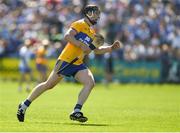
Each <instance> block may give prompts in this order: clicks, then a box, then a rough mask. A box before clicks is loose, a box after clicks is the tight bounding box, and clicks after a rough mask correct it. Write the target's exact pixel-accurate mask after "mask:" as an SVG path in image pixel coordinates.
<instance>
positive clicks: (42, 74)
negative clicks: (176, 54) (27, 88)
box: [36, 40, 49, 82]
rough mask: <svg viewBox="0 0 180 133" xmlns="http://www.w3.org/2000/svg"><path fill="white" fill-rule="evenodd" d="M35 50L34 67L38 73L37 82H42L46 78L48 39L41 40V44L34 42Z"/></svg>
mask: <svg viewBox="0 0 180 133" xmlns="http://www.w3.org/2000/svg"><path fill="white" fill-rule="evenodd" d="M36 45H38V46H37V51H36V68H37V71H38V73H39V79H38V80H39V82H44V81H45V80H46V79H47V69H48V68H47V63H48V62H47V56H46V54H47V48H48V45H49V41H48V40H42V45H41V44H36Z"/></svg>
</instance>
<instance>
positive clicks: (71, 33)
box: [64, 28, 90, 52]
mask: <svg viewBox="0 0 180 133" xmlns="http://www.w3.org/2000/svg"><path fill="white" fill-rule="evenodd" d="M76 34H77V31H76V30H75V29H72V28H70V29H69V30H68V31H67V32H66V33H65V35H64V39H65V40H66V41H67V42H69V43H71V44H73V45H75V46H77V47H80V48H81V49H82V50H83V51H84V52H87V51H90V48H89V47H88V46H86V45H83V44H82V43H81V42H80V41H78V40H76V38H75V37H74V36H75V35H76Z"/></svg>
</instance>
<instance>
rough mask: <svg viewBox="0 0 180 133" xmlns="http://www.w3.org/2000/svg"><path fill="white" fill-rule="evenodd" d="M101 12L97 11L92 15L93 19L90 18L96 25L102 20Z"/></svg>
mask: <svg viewBox="0 0 180 133" xmlns="http://www.w3.org/2000/svg"><path fill="white" fill-rule="evenodd" d="M100 14H101V13H100V11H95V12H94V13H93V14H92V17H91V18H90V19H91V21H92V22H93V23H94V24H96V23H97V22H98V20H99V19H100Z"/></svg>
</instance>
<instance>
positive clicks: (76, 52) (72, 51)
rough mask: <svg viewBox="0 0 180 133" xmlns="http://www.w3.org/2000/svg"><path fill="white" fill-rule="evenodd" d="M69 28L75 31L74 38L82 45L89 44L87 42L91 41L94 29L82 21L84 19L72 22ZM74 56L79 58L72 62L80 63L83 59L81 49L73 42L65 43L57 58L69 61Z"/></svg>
mask: <svg viewBox="0 0 180 133" xmlns="http://www.w3.org/2000/svg"><path fill="white" fill-rule="evenodd" d="M70 28H72V29H74V30H76V31H77V34H76V35H75V38H76V39H77V40H79V41H81V42H82V43H83V44H84V45H88V46H89V44H90V43H92V41H93V37H94V34H95V31H94V29H92V28H91V27H90V26H89V25H88V24H87V23H86V22H85V21H84V19H80V20H78V21H75V22H73V23H72V24H71V26H70ZM76 57H79V59H78V60H77V61H76V62H75V63H74V64H75V65H80V64H82V63H83V59H84V54H83V50H82V49H81V48H79V47H77V46H75V45H74V44H71V43H67V45H66V46H65V48H64V49H63V51H62V52H61V54H60V56H59V58H58V59H60V60H62V61H65V62H68V63H69V62H71V61H72V60H73V59H74V58H76Z"/></svg>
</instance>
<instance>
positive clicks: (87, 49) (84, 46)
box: [80, 44, 91, 54]
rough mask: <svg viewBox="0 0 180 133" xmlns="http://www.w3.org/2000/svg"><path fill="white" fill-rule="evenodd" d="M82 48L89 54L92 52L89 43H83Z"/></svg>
mask: <svg viewBox="0 0 180 133" xmlns="http://www.w3.org/2000/svg"><path fill="white" fill-rule="evenodd" d="M80 48H81V49H82V50H83V52H84V53H85V54H89V53H90V52H91V49H90V48H89V47H88V46H87V45H85V44H81V45H80Z"/></svg>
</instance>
